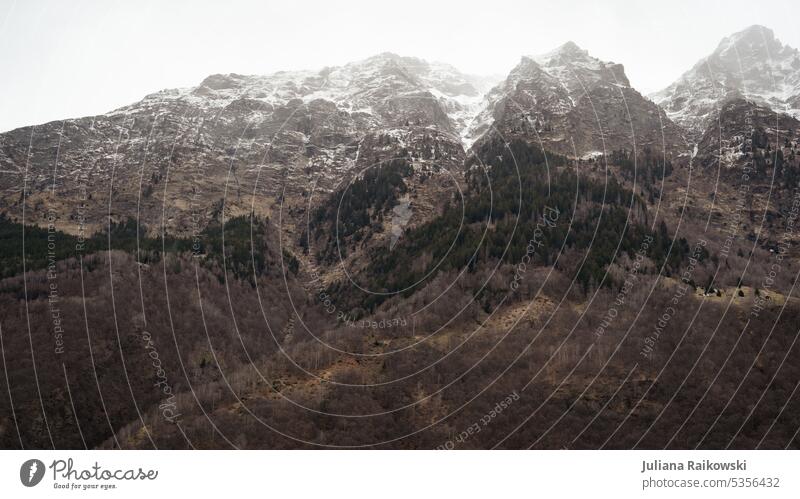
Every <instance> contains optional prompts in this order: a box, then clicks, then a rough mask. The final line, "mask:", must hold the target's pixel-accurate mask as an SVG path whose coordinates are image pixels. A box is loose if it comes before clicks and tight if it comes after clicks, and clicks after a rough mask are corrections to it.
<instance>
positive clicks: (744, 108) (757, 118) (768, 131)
mask: <svg viewBox="0 0 800 499" xmlns="http://www.w3.org/2000/svg"><path fill="white" fill-rule="evenodd" d="M798 142H800V121H798V120H797V119H795V118H793V117H791V116H789V115H788V114H781V113H776V112H775V111H773V110H771V109H769V108H768V107H765V106H761V105H758V104H756V103H755V102H752V101H747V100H745V99H731V100H728V101H726V102H725V103H723V104H722V106H721V108H720V111H719V119H715V120H712V121H711V123H710V124H709V126H708V128H707V129H706V131H705V132H704V133H703V136H702V137H701V138H700V140H699V142H698V148H697V151H698V157H699V158H700V160H701V163H702V164H704V165H706V166H716V165H717V164H718V165H719V166H720V167H722V168H726V169H730V168H732V167H737V166H745V165H747V166H751V167H753V169H754V171H755V173H762V174H766V173H770V172H771V169H772V168H777V171H776V172H775V173H776V175H775V179H776V180H778V181H779V182H780V181H781V180H783V177H784V176H785V177H787V178H786V180H790V181H791V182H790V184H791V185H790V187H793V186H794V184H795V183H796V180H797V178H798V175H797V169H798V167H799V166H800V165H798V163H797V155H796V152H795V151H796V148H797V144H798ZM762 177H764V178H765V180H770V179H772V176H771V175H762ZM756 178H758V177H756Z"/></svg>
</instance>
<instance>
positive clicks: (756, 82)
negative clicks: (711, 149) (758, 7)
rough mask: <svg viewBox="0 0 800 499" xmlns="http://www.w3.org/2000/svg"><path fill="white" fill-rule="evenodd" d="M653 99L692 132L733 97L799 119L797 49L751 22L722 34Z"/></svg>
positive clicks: (698, 131)
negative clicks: (698, 58)
mask: <svg viewBox="0 0 800 499" xmlns="http://www.w3.org/2000/svg"><path fill="white" fill-rule="evenodd" d="M651 98H652V99H653V100H654V101H655V102H656V103H658V104H659V105H661V106H662V107H663V108H664V110H665V111H666V112H667V114H668V115H669V117H670V118H672V119H673V120H674V121H676V122H678V123H679V124H681V125H683V126H684V127H685V128H687V129H688V130H689V131H690V132H691V133H692V134H693V135H695V136H697V135H699V134H701V133H702V131H703V130H704V128H705V127H706V126H707V125H708V123H709V122H710V121H711V120H713V119H714V117H715V116H717V115H718V114H719V111H720V109H721V106H722V104H724V103H725V102H727V101H729V100H731V99H733V98H744V99H748V100H751V101H753V102H756V103H758V104H759V105H763V106H767V107H769V108H771V109H773V110H774V111H777V112H781V113H786V114H790V115H793V116H794V117H800V52H798V50H797V49H795V48H792V47H789V46H788V45H784V44H782V43H781V42H780V40H778V39H777V38H776V37H775V34H774V33H773V32H772V30H770V29H769V28H766V27H764V26H760V25H754V26H750V27H748V28H746V29H744V30H742V31H739V32H737V33H734V34H732V35H730V36H727V37H725V38H723V39H722V41H720V43H719V45H718V46H717V48H716V49H715V50H714V52H712V53H711V54H710V55H709V56H707V57H705V58H703V59H701V60H700V61H699V62H698V63H697V64H695V65H694V67H693V68H692V69H690V70H689V71H687V72H686V73H684V74H683V75H682V76H681V77H680V78H679V79H678V80H677V81H675V82H674V83H673V84H672V85H670V86H669V87H667V88H665V89H664V90H662V91H660V92H657V93H655V94H653V95H651Z"/></svg>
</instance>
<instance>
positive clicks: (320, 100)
mask: <svg viewBox="0 0 800 499" xmlns="http://www.w3.org/2000/svg"><path fill="white" fill-rule="evenodd" d="M485 86H486V83H485V79H482V78H478V77H471V76H468V75H465V74H462V73H460V72H458V71H457V70H456V69H455V68H453V67H452V66H449V65H446V64H440V63H428V62H426V61H423V60H420V59H416V58H409V57H400V56H397V55H395V54H390V53H384V54H379V55H377V56H374V57H371V58H369V59H366V60H363V61H359V62H355V63H351V64H347V65H345V66H341V67H330V68H325V69H323V70H321V71H295V72H278V73H275V74H271V75H266V76H244V75H237V74H229V75H213V76H209V77H208V78H206V79H205V80H203V82H201V83H200V84H199V85H198V86H197V87H194V88H189V89H180V90H165V91H161V92H157V93H155V94H152V95H148V96H147V97H145V98H144V99H143V100H142V101H140V102H137V103H134V104H132V105H130V106H126V107H123V108H121V109H117V110H115V111H112V112H110V113H107V114H105V115H100V116H94V117H85V118H77V119H70V120H64V121H58V122H52V123H47V124H43V125H39V126H32V127H24V128H20V129H17V130H13V131H10V132H7V133H4V134H2V135H0V169H2V170H4V171H7V172H16V175H14V174H13V173H10V174H6V175H3V177H2V178H1V179H0V182H2V183H1V184H0V191H1V192H2V196H0V209H2V211H4V212H13V213H18V214H19V213H21V212H22V210H21V203H22V199H23V198H24V200H25V203H26V206H27V208H28V209H27V213H26V216H27V218H26V220H27V221H28V222H30V223H46V222H47V221H46V219H45V214H44V212H42V211H41V210H38V209H36V208H37V206H43V205H44V204H45V203H46V205H47V206H48V208H49V209H50V210H51V211H52V212H53V213H56V217H57V219H56V220H55V222H56V223H57V224H58V226H59V228H60V229H62V230H65V231H68V232H72V233H77V232H81V231H84V230H85V231H87V232H92V231H94V230H97V229H100V228H102V227H104V226H105V225H107V223H108V220H107V217H110V218H111V219H112V220H124V219H125V218H126V217H128V216H137V217H139V218H141V220H142V221H143V223H145V224H147V226H148V227H149V228H150V229H152V230H155V228H157V227H161V226H162V225H163V227H164V228H165V229H167V230H168V231H170V232H172V233H176V234H188V233H193V232H196V231H197V230H198V227H199V228H202V227H203V226H204V225H205V224H207V223H208V221H209V220H210V219H211V218H212V217H213V215H214V213H218V212H219V210H220V208H221V206H222V205H223V204H224V205H225V208H226V210H228V212H229V214H230V215H237V214H246V213H250V212H255V213H256V214H260V215H265V216H269V215H275V214H276V212H278V211H280V210H281V209H284V210H285V211H287V212H290V213H295V211H302V210H304V209H305V208H304V205H307V204H309V202H310V200H311V199H312V198H316V199H318V198H319V197H320V196H321V195H322V194H325V193H330V192H333V191H334V190H336V188H337V187H338V186H340V185H343V183H344V184H346V179H347V178H349V176H352V175H357V174H359V173H361V172H363V171H364V169H366V168H370V167H371V166H373V165H375V164H378V163H380V162H382V161H384V160H392V159H395V158H398V157H410V158H413V161H414V164H415V171H417V170H422V171H427V170H430V169H431V168H433V163H434V162H435V168H434V169H436V170H437V171H440V172H442V173H444V172H446V171H448V170H458V169H459V168H460V165H461V163H462V162H463V158H464V149H463V146H462V142H461V137H460V134H461V133H462V132H463V130H464V129H465V128H466V124H467V122H468V121H469V120H470V119H471V117H472V115H474V114H475V113H476V112H477V109H478V107H477V106H478V103H479V102H480V100H481V96H482V91H483V90H484V87H485ZM23 186H24V187H25V189H26V193H25V195H24V196H23V195H22V189H23ZM96 186H104V187H103V188H97V187H96ZM321 193H322V194H321ZM51 194H52V195H51ZM18 216H19V215H18ZM290 221H291V220H290Z"/></svg>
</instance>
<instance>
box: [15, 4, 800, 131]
mask: <svg viewBox="0 0 800 499" xmlns="http://www.w3.org/2000/svg"><path fill="white" fill-rule="evenodd" d="M799 14H800V2H798V1H797V0H781V1H766V2H764V1H760V2H755V1H752V0H747V1H738V0H737V1H731V0H725V1H702V0H663V1H659V2H647V1H634V0H629V1H623V0H618V1H611V0H609V1H603V2H600V1H595V2H592V1H582V0H548V1H546V2H544V1H536V0H533V1H530V0H529V1H506V0H482V1H479V2H472V1H467V0H461V1H458V2H456V1H450V2H436V1H434V0H422V1H418V0H395V1H392V2H379V1H377V0H373V1H365V2H355V1H353V2H337V1H335V0H328V1H317V0H305V1H297V0H281V1H245V0H225V1H217V2H210V1H202V0H195V1H170V2H167V1H142V0H136V1H133V0H130V1H113V0H111V1H109V0H105V1H103V0H97V1H84V0H70V1H58V0H53V1H37V0H18V1H14V0H0V71H1V73H0V131H5V130H9V129H12V128H16V127H18V126H23V125H28V124H36V123H42V122H46V121H51V120H57V119H63V118H69V117H78V116H87V115H92V114H99V113H103V112H106V111H109V110H111V109H114V108H117V107H120V106H123V105H125V104H129V103H131V102H134V101H137V100H139V99H140V98H141V97H143V96H144V95H146V94H148V93H151V92H154V91H156V90H160V89H162V88H173V87H187V86H194V85H196V84H197V83H199V82H200V81H201V80H202V79H203V78H204V77H205V76H207V75H209V74H213V73H229V72H235V73H246V74H259V73H262V74H263V73H270V72H274V71H279V70H282V69H316V68H321V67H323V66H330V65H339V64H343V63H346V62H349V61H352V60H358V59H363V58H365V57H368V56H370V55H373V54H376V53H379V52H384V51H391V52H396V53H398V54H401V55H413V56H417V57H422V58H424V59H428V60H438V61H443V62H449V63H451V64H453V65H454V66H456V67H457V68H459V69H461V70H462V71H466V72H470V73H476V74H501V75H504V74H505V73H507V72H508V71H509V70H510V69H511V68H512V67H513V66H514V65H515V64H516V63H517V62H518V61H519V57H520V56H521V55H523V54H538V53H542V52H547V51H548V50H551V49H552V48H554V47H557V46H558V45H561V44H562V43H564V42H566V41H568V40H572V41H574V42H575V43H577V44H578V45H580V46H581V47H583V48H585V49H588V50H589V53H590V54H592V55H594V56H596V57H599V58H601V59H604V60H611V61H614V62H619V63H622V64H624V65H625V68H626V72H627V74H628V78H629V79H630V81H631V84H632V85H633V86H634V87H636V88H637V89H639V90H640V91H641V92H642V93H645V94H646V93H649V92H652V91H655V90H660V89H661V88H663V87H665V86H667V85H668V84H669V83H671V82H672V81H673V80H674V79H676V78H677V77H678V76H680V75H681V74H682V73H683V72H684V71H686V70H687V69H689V68H690V67H691V66H692V65H693V64H694V63H695V62H697V60H698V59H699V58H701V57H703V56H705V55H707V54H708V53H710V52H712V51H713V50H714V48H715V47H716V46H717V44H718V43H719V40H720V39H721V38H722V37H724V36H726V35H728V34H730V33H732V32H735V31H739V30H741V29H743V28H745V27H747V26H749V25H752V24H763V25H765V26H768V27H770V28H772V29H773V30H774V31H775V34H776V36H777V37H778V38H779V39H781V40H782V41H783V42H784V43H788V44H789V45H791V46H793V47H800V15H799Z"/></svg>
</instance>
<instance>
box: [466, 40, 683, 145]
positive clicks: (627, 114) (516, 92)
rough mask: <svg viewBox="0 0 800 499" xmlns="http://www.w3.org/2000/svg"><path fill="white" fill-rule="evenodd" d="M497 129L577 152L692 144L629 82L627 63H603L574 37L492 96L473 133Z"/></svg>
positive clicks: (528, 61) (521, 69)
mask: <svg viewBox="0 0 800 499" xmlns="http://www.w3.org/2000/svg"><path fill="white" fill-rule="evenodd" d="M487 131H492V133H490V134H487V133H486V132H487ZM492 134H500V135H502V136H503V137H506V138H507V139H510V138H523V139H525V140H528V141H531V142H535V143H538V144H541V145H542V146H543V147H544V148H545V149H548V150H551V151H554V152H558V153H561V154H565V155H569V156H578V157H581V156H590V155H598V154H602V153H604V152H610V151H612V150H618V149H627V150H634V149H642V148H645V147H649V148H652V149H655V150H659V151H661V150H664V149H666V150H667V151H669V152H671V153H672V152H680V151H681V150H682V149H683V148H685V146H684V144H683V142H682V140H681V131H680V130H679V128H678V127H676V126H675V125H674V124H673V123H672V122H671V121H670V120H669V118H667V117H666V115H665V114H664V113H663V111H661V110H660V109H659V108H658V106H656V105H655V104H653V103H652V102H650V101H649V100H647V99H645V98H644V97H642V95H641V94H640V93H639V92H637V91H636V90H635V89H633V88H632V87H631V86H630V82H629V81H628V78H627V77H626V76H625V71H624V68H623V67H622V65H621V64H615V63H611V62H604V61H600V60H599V59H596V58H594V57H592V56H590V55H589V54H588V52H587V51H586V50H582V49H581V48H580V47H578V46H577V45H575V44H574V43H572V42H569V43H566V44H564V45H562V46H561V47H559V48H557V49H556V50H554V51H552V52H549V53H547V54H544V55H540V56H533V57H523V58H522V60H521V61H520V63H519V64H518V65H517V67H516V68H514V70H513V71H512V72H511V74H510V75H509V76H508V78H507V79H506V80H505V81H504V82H502V83H501V84H500V85H498V86H497V87H495V88H494V89H493V90H492V91H491V92H490V93H489V94H488V95H487V98H486V103H485V108H484V110H483V111H482V112H481V113H480V114H479V115H478V117H477V118H476V120H475V121H474V123H473V125H472V126H471V128H470V129H469V130H468V132H467V136H468V137H469V138H472V139H478V138H479V137H481V136H484V137H487V138H488V136H489V135H492Z"/></svg>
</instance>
